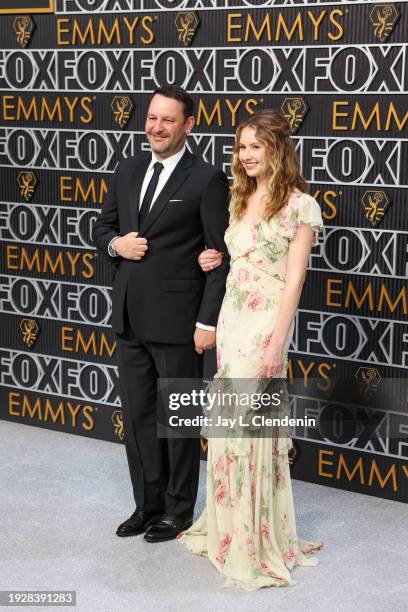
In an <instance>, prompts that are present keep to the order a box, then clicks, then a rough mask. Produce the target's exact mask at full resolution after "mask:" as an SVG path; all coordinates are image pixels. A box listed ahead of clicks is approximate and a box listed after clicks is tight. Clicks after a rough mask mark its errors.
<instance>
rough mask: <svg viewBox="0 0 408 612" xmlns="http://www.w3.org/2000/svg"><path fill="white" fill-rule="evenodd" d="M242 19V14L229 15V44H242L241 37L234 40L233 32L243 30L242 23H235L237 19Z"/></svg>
mask: <svg viewBox="0 0 408 612" xmlns="http://www.w3.org/2000/svg"><path fill="white" fill-rule="evenodd" d="M241 17H242V13H228V15H227V42H241V36H239V37H238V38H236V37H235V38H234V37H233V34H235V32H233V30H241V29H242V25H241V24H240V23H238V24H237V23H234V21H233V20H235V19H241Z"/></svg>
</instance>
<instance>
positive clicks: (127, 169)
mask: <svg viewBox="0 0 408 612" xmlns="http://www.w3.org/2000/svg"><path fill="white" fill-rule="evenodd" d="M150 160H151V154H150V153H149V154H146V155H141V156H138V157H130V158H127V159H124V160H122V161H121V162H120V163H119V165H118V167H117V169H116V171H115V173H114V176H113V179H112V181H111V184H110V187H109V191H108V193H107V195H106V198H105V201H104V204H103V207H102V212H101V215H100V217H99V219H98V220H97V221H96V223H95V225H94V229H93V239H94V242H95V244H96V246H97V248H98V250H99V251H100V253H102V254H103V255H104V256H106V257H107V258H108V259H109V261H110V262H111V263H112V264H113V265H114V268H115V270H114V281H113V295H112V311H113V312H112V326H113V329H114V331H115V332H116V333H121V332H123V331H124V305H125V299H126V296H127V304H128V312H129V318H130V321H131V324H132V327H133V329H134V331H135V333H136V334H137V336H138V337H139V338H140V339H142V340H148V341H152V342H165V343H188V342H192V337H193V333H194V328H195V323H196V322H197V321H199V322H200V323H204V324H208V325H216V324H217V319H218V313H219V310H220V307H221V302H222V299H223V296H224V292H225V280H226V276H227V273H228V267H229V260H228V257H227V249H226V246H225V243H224V232H225V229H226V227H227V225H228V181H227V177H226V176H225V174H224V173H223V172H221V171H220V170H218V169H217V168H215V167H214V166H212V165H210V164H207V163H206V162H204V161H203V160H202V159H200V158H199V157H196V156H195V155H192V154H191V153H189V152H188V151H186V152H185V154H184V155H183V157H182V158H181V160H180V161H179V163H178V164H177V166H176V168H175V170H174V171H173V173H172V174H171V176H170V178H169V179H168V181H167V183H166V184H165V186H164V188H163V190H162V191H161V193H160V194H159V195H158V197H157V199H156V200H155V202H154V203H153V206H152V208H151V210H150V212H149V214H148V216H147V217H146V219H145V222H144V223H143V225H142V227H139V213H138V211H139V198H140V190H141V186H142V182H143V179H144V176H145V173H146V171H147V168H148V166H149V163H150ZM131 231H137V232H139V236H143V237H144V238H146V240H147V243H148V251H147V252H146V254H145V255H144V257H143V258H142V259H141V260H140V261H130V260H127V259H123V258H121V257H117V258H114V259H113V258H111V257H110V256H109V254H108V245H109V242H110V241H111V239H112V238H113V237H114V236H118V235H125V234H127V233H128V232H131ZM205 246H206V247H207V248H214V249H217V250H219V251H223V252H224V253H225V254H226V255H225V257H224V261H223V263H222V265H221V266H220V267H219V268H216V269H215V270H213V271H212V272H210V273H207V274H204V273H203V272H202V270H201V269H200V267H199V265H198V262H197V257H198V255H199V253H200V251H202V250H203V249H204V248H205Z"/></svg>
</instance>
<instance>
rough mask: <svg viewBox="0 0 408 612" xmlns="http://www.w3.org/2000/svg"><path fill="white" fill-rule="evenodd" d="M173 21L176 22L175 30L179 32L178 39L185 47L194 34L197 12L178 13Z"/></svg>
mask: <svg viewBox="0 0 408 612" xmlns="http://www.w3.org/2000/svg"><path fill="white" fill-rule="evenodd" d="M174 23H175V24H176V28H177V32H179V41H180V42H182V43H183V45H184V46H185V47H186V46H187V45H189V44H190V43H191V41H192V40H193V38H194V36H195V35H196V32H197V30H198V26H199V25H200V19H199V17H198V15H197V13H193V12H192V11H188V12H186V13H178V14H177V17H176V20H175V22H174Z"/></svg>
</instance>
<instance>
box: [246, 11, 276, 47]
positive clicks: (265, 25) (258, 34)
mask: <svg viewBox="0 0 408 612" xmlns="http://www.w3.org/2000/svg"><path fill="white" fill-rule="evenodd" d="M265 29H266V31H267V37H268V40H272V33H271V18H270V15H269V14H267V15H266V16H265V18H264V20H263V22H262V24H261V26H260V28H259V30H257V29H256V26H255V23H254V21H253V19H252V16H251V13H249V14H248V15H247V22H246V28H245V38H244V40H245V42H248V41H249V38H250V35H251V32H250V30H252V33H253V35H254V36H255V39H256V40H257V41H259V40H261V38H262V34H263V31H264V30H265Z"/></svg>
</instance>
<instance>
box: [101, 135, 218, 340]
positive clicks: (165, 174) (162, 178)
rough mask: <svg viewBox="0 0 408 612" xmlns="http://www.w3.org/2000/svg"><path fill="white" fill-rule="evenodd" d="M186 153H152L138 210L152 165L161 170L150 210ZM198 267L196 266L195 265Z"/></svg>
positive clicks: (183, 149)
mask: <svg viewBox="0 0 408 612" xmlns="http://www.w3.org/2000/svg"><path fill="white" fill-rule="evenodd" d="M185 151H186V146H185V145H184V147H183V148H182V149H180V151H178V152H177V153H175V154H174V155H171V156H170V157H167V158H166V159H158V158H157V157H156V155H155V154H154V153H153V151H152V159H151V161H150V164H149V166H148V168H147V171H146V174H145V177H144V179H143V183H142V187H141V189H140V198H139V210H140V208H141V206H142V202H143V198H144V196H145V193H146V191H147V187H148V185H149V183H150V179H151V178H152V176H153V169H154V164H155V163H156V162H161V163H162V164H163V169H162V171H161V172H160V174H159V181H158V183H157V187H156V190H155V192H154V195H153V198H152V203H151V205H150V209H149V210H151V209H152V207H153V206H154V202H155V200H156V199H157V196H158V195H159V193H160V192H161V190H162V189H163V187H164V186H165V184H166V183H167V181H168V180H169V178H170V175H171V173H172V172H173V170H174V169H175V167H176V166H177V164H178V163H179V161H180V159H181V158H182V157H183V155H184V153H185ZM118 238H119V236H115V237H114V238H112V240H111V241H110V243H109V245H108V252H109V255H111V256H112V252H111V248H110V247H111V245H113V243H114V241H115V240H117V239H118ZM197 265H198V264H197ZM196 327H198V328H199V329H204V330H205V331H215V327H214V326H213V325H204V323H198V322H197V323H196Z"/></svg>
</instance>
